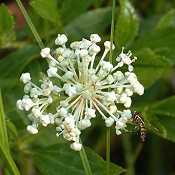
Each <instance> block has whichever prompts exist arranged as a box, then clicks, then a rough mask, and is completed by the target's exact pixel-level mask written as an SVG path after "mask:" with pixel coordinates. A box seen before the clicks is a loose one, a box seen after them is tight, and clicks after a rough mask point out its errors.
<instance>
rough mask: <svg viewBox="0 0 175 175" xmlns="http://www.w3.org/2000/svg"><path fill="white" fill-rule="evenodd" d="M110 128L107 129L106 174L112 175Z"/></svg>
mask: <svg viewBox="0 0 175 175" xmlns="http://www.w3.org/2000/svg"><path fill="white" fill-rule="evenodd" d="M110 131H111V130H110V128H109V127H107V129H106V174H107V175H110V145H111V144H110V140H111V139H110Z"/></svg>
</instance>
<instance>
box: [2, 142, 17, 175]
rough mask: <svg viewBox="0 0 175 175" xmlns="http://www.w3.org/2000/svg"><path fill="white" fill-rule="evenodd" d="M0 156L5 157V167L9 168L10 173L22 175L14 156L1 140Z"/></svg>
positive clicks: (11, 174)
mask: <svg viewBox="0 0 175 175" xmlns="http://www.w3.org/2000/svg"><path fill="white" fill-rule="evenodd" d="M0 156H1V158H2V159H3V162H4V163H5V167H6V168H7V170H8V172H9V174H10V175H20V173H19V171H18V169H17V167H16V165H15V163H14V161H13V159H12V157H11V156H10V153H9V151H8V150H7V148H6V146H5V145H4V144H3V143H2V142H0Z"/></svg>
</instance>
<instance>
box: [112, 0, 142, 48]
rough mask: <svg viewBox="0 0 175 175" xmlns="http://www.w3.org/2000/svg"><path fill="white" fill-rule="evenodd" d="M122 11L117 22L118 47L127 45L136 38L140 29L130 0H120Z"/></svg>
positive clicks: (116, 37)
mask: <svg viewBox="0 0 175 175" xmlns="http://www.w3.org/2000/svg"><path fill="white" fill-rule="evenodd" d="M119 2H120V12H119V16H118V19H117V22H116V29H115V36H114V38H115V43H116V46H117V47H118V48H121V47H125V46H127V45H128V44H130V43H131V42H132V41H133V39H134V38H135V36H136V34H137V31H138V25H139V23H138V18H137V15H136V12H135V10H134V8H133V7H132V5H131V4H130V2H129V1H128V0H120V1H119Z"/></svg>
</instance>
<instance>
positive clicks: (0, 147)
mask: <svg viewBox="0 0 175 175" xmlns="http://www.w3.org/2000/svg"><path fill="white" fill-rule="evenodd" d="M0 157H2V159H3V162H4V164H5V174H6V175H19V174H20V173H19V171H18V169H17V167H16V165H15V163H14V161H13V159H12V157H11V155H10V149H9V142H8V136H7V128H6V121H5V114H4V108H3V103H2V98H1V91H0Z"/></svg>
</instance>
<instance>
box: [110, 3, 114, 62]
mask: <svg viewBox="0 0 175 175" xmlns="http://www.w3.org/2000/svg"><path fill="white" fill-rule="evenodd" d="M114 23H115V0H113V2H112V20H111V37H110V42H111V45H110V55H109V62H111V63H112V56H113V50H112V45H113V42H114Z"/></svg>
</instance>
